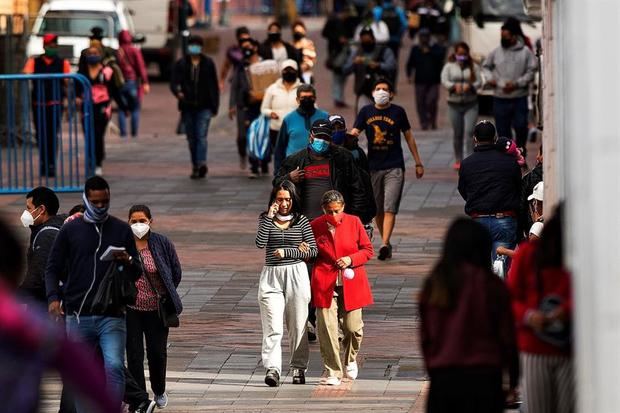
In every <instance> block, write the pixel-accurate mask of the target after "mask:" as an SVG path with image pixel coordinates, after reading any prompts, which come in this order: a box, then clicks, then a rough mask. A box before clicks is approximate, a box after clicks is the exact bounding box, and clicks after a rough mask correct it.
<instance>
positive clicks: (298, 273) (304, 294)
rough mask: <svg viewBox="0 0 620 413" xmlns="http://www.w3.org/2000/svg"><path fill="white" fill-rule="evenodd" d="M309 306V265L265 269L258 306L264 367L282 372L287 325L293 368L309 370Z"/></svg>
mask: <svg viewBox="0 0 620 413" xmlns="http://www.w3.org/2000/svg"><path fill="white" fill-rule="evenodd" d="M308 303H310V278H309V277H308V270H307V268H306V264H305V263H303V262H302V263H299V264H294V265H284V266H277V267H268V266H265V267H264V268H263V271H262V273H261V275H260V281H259V285H258V304H259V306H260V316H261V322H262V325H263V346H262V358H263V366H264V367H265V368H266V369H275V370H277V371H278V373H281V371H282V336H283V335H284V322H286V329H287V330H288V340H289V346H290V351H291V360H290V363H289V364H290V368H291V369H301V370H304V371H305V370H306V369H307V368H308V356H309V351H308V336H307V331H306V330H307V327H306V325H307V321H308Z"/></svg>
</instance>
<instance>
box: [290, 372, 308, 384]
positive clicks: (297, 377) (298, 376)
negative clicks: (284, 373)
mask: <svg viewBox="0 0 620 413" xmlns="http://www.w3.org/2000/svg"><path fill="white" fill-rule="evenodd" d="M293 384H306V374H305V373H304V371H303V370H301V369H293Z"/></svg>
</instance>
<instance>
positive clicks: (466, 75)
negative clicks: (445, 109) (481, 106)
mask: <svg viewBox="0 0 620 413" xmlns="http://www.w3.org/2000/svg"><path fill="white" fill-rule="evenodd" d="M441 84H442V85H443V87H445V88H446V89H448V93H449V95H448V103H472V102H475V101H476V100H477V99H478V89H480V86H481V85H482V79H481V77H480V67H479V66H478V65H477V64H475V63H474V81H473V82H472V81H471V69H470V68H469V67H462V66H461V65H460V64H459V63H458V62H448V63H446V64H445V65H444V67H443V69H442V70H441ZM457 84H461V85H465V84H469V85H470V86H471V89H469V90H468V91H467V92H466V93H456V92H455V90H454V87H455V86H456V85H457Z"/></svg>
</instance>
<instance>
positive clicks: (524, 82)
mask: <svg viewBox="0 0 620 413" xmlns="http://www.w3.org/2000/svg"><path fill="white" fill-rule="evenodd" d="M537 68H538V62H537V61H536V57H535V56H534V53H532V51H531V50H530V49H528V48H527V47H525V45H524V44H523V41H522V40H519V41H518V42H517V44H515V45H514V46H512V47H510V48H508V49H504V48H503V47H501V46H500V47H498V48H497V49H495V50H493V51H492V52H491V54H489V56H488V57H487V58H486V59H485V61H484V63H483V64H482V69H483V74H484V77H485V80H486V82H489V81H490V80H495V81H496V82H497V86H496V87H495V97H498V98H517V97H522V96H527V94H528V91H529V85H530V83H532V82H533V81H534V76H535V74H536V69H537ZM508 81H512V82H513V83H515V84H516V86H517V88H516V89H515V90H513V91H512V92H511V93H505V92H504V90H503V88H504V85H505V84H506V83H507V82H508Z"/></svg>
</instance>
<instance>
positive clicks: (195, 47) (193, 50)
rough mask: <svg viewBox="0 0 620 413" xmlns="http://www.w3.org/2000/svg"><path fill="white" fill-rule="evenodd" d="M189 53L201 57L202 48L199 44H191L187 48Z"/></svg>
mask: <svg viewBox="0 0 620 413" xmlns="http://www.w3.org/2000/svg"><path fill="white" fill-rule="evenodd" d="M187 53H189V54H190V55H199V54H200V53H202V47H200V45H199V44H190V45H189V46H187Z"/></svg>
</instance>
